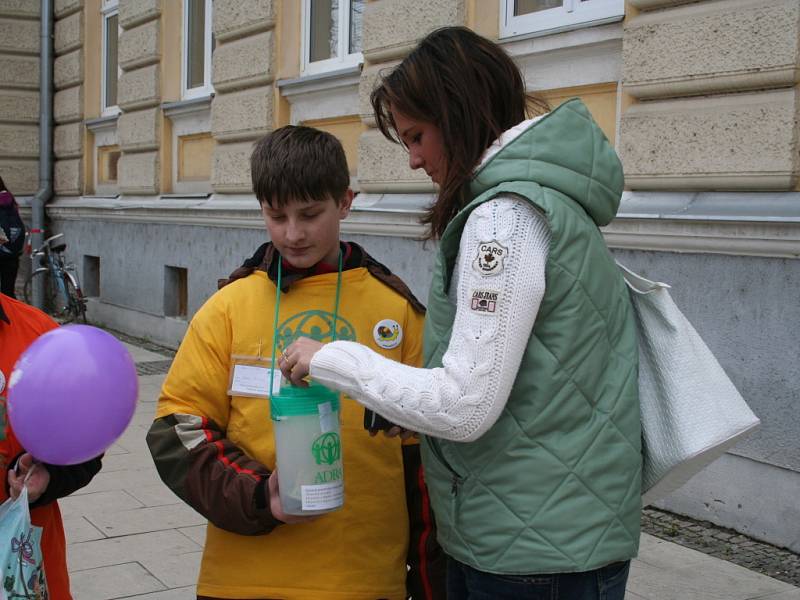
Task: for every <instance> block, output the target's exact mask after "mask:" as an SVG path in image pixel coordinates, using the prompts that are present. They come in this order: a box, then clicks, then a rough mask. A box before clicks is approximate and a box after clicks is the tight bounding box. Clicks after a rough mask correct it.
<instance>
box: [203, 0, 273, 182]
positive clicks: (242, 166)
mask: <svg viewBox="0 0 800 600" xmlns="http://www.w3.org/2000/svg"><path fill="white" fill-rule="evenodd" d="M275 11H276V7H275V2H274V1H273V0H217V1H216V2H214V36H215V38H216V43H217V46H216V48H215V50H214V63H213V65H214V67H213V73H214V75H213V85H214V91H215V94H216V96H215V98H214V101H213V102H212V104H211V133H212V135H213V136H214V139H215V140H216V142H217V144H216V146H215V148H214V157H213V162H212V172H211V178H212V186H213V188H214V191H215V192H221V193H237V192H238V193H247V192H250V191H251V189H252V188H251V183H250V152H251V150H252V145H253V142H254V141H255V140H256V139H258V138H259V137H261V136H262V135H264V134H265V133H267V132H268V131H270V130H271V129H272V127H273V103H274V89H273V85H272V83H273V80H274V77H275V67H274V62H275V60H274V55H275V41H274V37H275V33H274V31H275Z"/></svg>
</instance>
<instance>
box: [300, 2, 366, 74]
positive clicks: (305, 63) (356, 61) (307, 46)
mask: <svg viewBox="0 0 800 600" xmlns="http://www.w3.org/2000/svg"><path fill="white" fill-rule="evenodd" d="M311 1H312V0H303V5H302V18H301V27H300V29H301V43H302V53H301V62H302V65H301V71H302V74H303V75H316V74H318V73H327V72H330V71H338V70H340V69H346V68H348V67H355V66H358V65H360V64H362V63H363V62H364V53H363V52H353V53H348V50H349V49H350V13H351V12H352V2H351V0H339V20H338V27H339V32H340V35H339V46H338V49H337V50H338V53H337V56H336V57H335V58H328V59H325V60H317V61H313V62H312V61H311V60H310V57H311V39H310V35H309V34H310V31H311ZM343 6H344V7H345V8H346V10H343ZM362 26H363V21H362ZM343 31H346V32H347V35H346V36H343V35H341V32H343ZM362 35H363V29H362ZM362 39H363V38H362Z"/></svg>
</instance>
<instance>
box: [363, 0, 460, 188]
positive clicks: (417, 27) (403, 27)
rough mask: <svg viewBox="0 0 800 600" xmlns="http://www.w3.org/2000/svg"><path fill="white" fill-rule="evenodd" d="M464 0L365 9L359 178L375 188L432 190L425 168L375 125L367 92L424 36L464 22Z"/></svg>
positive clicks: (386, 0)
mask: <svg viewBox="0 0 800 600" xmlns="http://www.w3.org/2000/svg"><path fill="white" fill-rule="evenodd" d="M466 19H467V7H466V2H465V0H430V1H429V2H420V3H419V4H418V5H415V7H414V10H412V11H409V10H408V5H407V3H406V2H404V1H403V0H375V1H374V2H369V3H367V4H366V6H365V8H364V34H363V36H364V37H363V46H364V49H363V51H364V69H363V71H362V74H361V82H360V83H359V98H360V111H361V118H362V120H363V121H364V123H365V124H366V125H368V126H369V129H367V130H366V131H365V132H364V133H363V134H361V140H360V142H359V149H358V155H359V160H358V181H359V184H360V185H361V190H362V191H364V192H375V193H387V192H388V193H407V192H421V193H426V192H427V193H430V192H433V191H434V188H433V184H432V183H431V181H430V179H429V178H428V177H427V176H426V175H425V173H424V172H423V171H422V170H420V171H412V170H411V169H410V168H409V166H408V154H407V153H406V152H405V151H404V150H403V148H402V147H401V146H399V145H398V144H392V143H391V142H389V141H387V140H385V139H384V138H383V136H382V135H381V134H380V132H379V131H378V130H377V129H376V128H375V119H374V118H373V116H372V107H371V106H370V104H369V95H370V93H371V92H372V89H373V88H374V86H375V83H376V81H377V80H378V78H379V77H380V72H381V71H382V70H385V69H389V68H391V67H392V66H394V65H396V64H397V63H398V62H399V61H400V60H402V59H403V57H405V56H406V55H407V54H408V53H409V52H410V51H411V49H412V48H413V47H414V45H415V44H416V43H417V42H418V41H419V40H420V39H421V38H423V37H424V36H425V35H427V34H428V33H430V32H431V31H433V30H434V29H438V28H439V27H444V26H446V25H465V24H466Z"/></svg>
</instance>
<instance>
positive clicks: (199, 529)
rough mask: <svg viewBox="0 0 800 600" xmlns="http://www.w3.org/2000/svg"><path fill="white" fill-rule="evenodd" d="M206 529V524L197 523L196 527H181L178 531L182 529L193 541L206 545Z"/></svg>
mask: <svg viewBox="0 0 800 600" xmlns="http://www.w3.org/2000/svg"><path fill="white" fill-rule="evenodd" d="M206 529H207V526H206V525H195V526H194V527H181V528H180V529H179V530H178V531H180V532H181V533H182V534H183V535H185V536H188V537H189V539H191V540H192V541H194V542H196V543H198V544H200V546H205V545H206Z"/></svg>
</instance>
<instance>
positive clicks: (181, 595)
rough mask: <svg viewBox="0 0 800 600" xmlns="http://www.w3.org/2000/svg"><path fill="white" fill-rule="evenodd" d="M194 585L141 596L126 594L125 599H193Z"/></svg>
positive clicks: (194, 596)
mask: <svg viewBox="0 0 800 600" xmlns="http://www.w3.org/2000/svg"><path fill="white" fill-rule="evenodd" d="M195 598H197V596H196V590H195V586H193V585H192V586H189V587H182V588H175V589H172V590H166V591H164V592H153V593H152V594H142V595H141V596H128V597H127V598H126V599H125V600H195Z"/></svg>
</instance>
